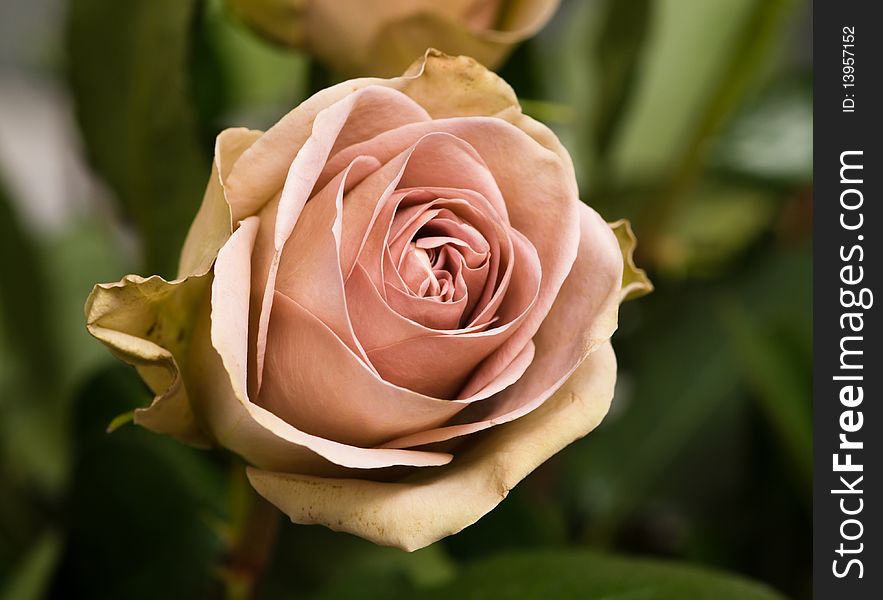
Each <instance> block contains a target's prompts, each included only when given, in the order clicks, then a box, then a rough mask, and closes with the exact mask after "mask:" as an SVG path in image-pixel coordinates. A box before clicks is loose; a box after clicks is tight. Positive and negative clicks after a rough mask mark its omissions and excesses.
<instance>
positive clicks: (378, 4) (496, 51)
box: [230, 0, 559, 76]
mask: <svg viewBox="0 0 883 600" xmlns="http://www.w3.org/2000/svg"><path fill="white" fill-rule="evenodd" d="M558 3H559V0H444V1H441V0H230V5H231V7H232V9H233V12H234V13H235V14H236V15H238V16H239V18H240V19H242V21H244V22H245V23H247V24H248V25H249V26H250V27H252V28H253V29H255V30H256V31H258V32H260V33H261V34H263V35H265V36H266V37H268V38H270V39H272V40H275V41H277V42H279V43H282V44H285V45H287V46H293V47H297V48H303V49H305V50H307V51H308V52H310V53H311V54H313V55H315V56H316V57H318V58H319V59H320V60H322V61H323V62H325V63H326V64H328V65H330V66H331V67H333V68H335V69H337V70H338V71H341V72H344V73H352V74H357V75H361V74H371V75H384V76H388V75H395V74H398V73H401V72H402V70H403V69H405V68H406V67H407V66H408V65H409V64H411V62H412V61H413V60H414V57H415V56H417V55H418V54H419V53H421V52H423V51H424V50H425V49H426V48H427V47H430V46H431V47H435V48H439V49H441V50H443V51H445V52H448V53H451V54H468V55H469V56H474V57H475V58H476V59H478V60H479V61H480V62H482V63H483V64H486V65H488V66H489V67H494V66H496V65H498V64H500V63H501V62H502V61H503V59H505V58H506V56H508V54H509V53H510V52H511V51H512V50H513V49H514V48H515V46H516V45H517V44H518V43H519V42H521V41H523V40H526V39H527V38H529V37H531V36H533V35H534V34H535V33H536V32H538V31H539V30H540V29H541V28H542V27H543V25H545V24H546V23H547V22H548V21H549V19H551V18H552V15H553V14H555V10H556V9H557V8H558Z"/></svg>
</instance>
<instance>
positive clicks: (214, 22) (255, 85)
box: [194, 0, 310, 129]
mask: <svg viewBox="0 0 883 600" xmlns="http://www.w3.org/2000/svg"><path fill="white" fill-rule="evenodd" d="M229 10H230V7H229V6H227V5H226V3H225V2H224V0H206V2H205V3H204V5H203V10H202V15H201V19H200V21H201V22H200V27H199V30H198V33H197V48H196V51H197V53H196V58H197V64H194V76H195V77H202V78H205V77H207V74H209V73H214V74H215V75H216V76H217V77H218V78H219V79H220V88H221V89H216V88H212V87H211V86H207V85H203V86H199V87H197V89H196V92H197V93H198V94H199V96H200V99H201V102H200V104H201V105H202V106H205V105H207V104H210V103H211V102H220V106H219V107H216V112H219V113H220V114H218V115H217V120H218V122H217V123H216V124H215V125H219V126H224V127H250V128H253V129H267V128H269V127H270V126H271V125H273V124H274V123H275V122H276V121H278V120H279V118H280V117H281V116H282V115H284V114H285V113H287V112H288V111H290V110H291V109H292V108H294V107H295V106H296V105H297V104H298V103H300V101H302V100H303V99H304V98H306V96H307V95H308V93H309V90H308V89H307V82H308V77H309V66H310V63H309V59H308V58H307V56H306V55H305V54H303V53H300V52H297V51H294V50H291V49H290V48H285V47H282V46H279V45H276V44H270V43H268V42H266V41H265V40H264V39H262V38H260V37H258V36H256V35H255V34H254V32H252V31H250V30H248V29H246V28H245V26H244V25H243V24H242V23H241V22H239V21H236V20H234V19H233V18H232V15H230V14H228V13H229ZM200 61H201V62H200ZM208 95H211V96H212V97H211V98H208V97H207V96H208ZM200 116H201V117H203V116H204V115H202V114H201V115H200Z"/></svg>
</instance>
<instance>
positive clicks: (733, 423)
mask: <svg viewBox="0 0 883 600" xmlns="http://www.w3.org/2000/svg"><path fill="white" fill-rule="evenodd" d="M810 32H811V16H810V7H809V6H808V3H805V2H799V1H797V0H715V1H714V2H708V1H706V0H630V1H629V2H622V1H616V0H569V1H565V2H564V3H563V4H562V7H561V9H560V10H559V12H558V14H557V16H556V17H555V19H554V20H553V21H552V22H551V23H550V24H549V25H548V26H547V27H546V29H545V30H543V32H541V33H540V34H539V35H538V36H537V37H536V38H534V39H532V40H530V41H528V42H527V43H525V44H524V45H522V46H521V47H520V48H519V49H518V50H517V51H516V52H515V53H514V54H513V56H512V57H511V58H510V60H509V61H508V62H507V63H506V64H505V65H504V66H503V67H502V68H501V70H500V72H501V74H502V75H503V76H504V77H505V78H506V79H507V80H508V81H509V82H510V83H512V85H513V86H514V87H515V89H516V92H517V93H518V95H519V97H520V98H522V99H523V105H524V108H525V111H526V112H528V113H530V114H532V115H533V116H535V117H536V118H538V119H541V120H543V121H544V122H546V123H548V124H549V125H550V126H552V127H553V128H554V129H555V130H556V131H557V132H558V134H559V135H560V137H561V138H562V140H563V141H564V142H565V144H566V145H567V146H568V148H569V149H570V150H571V152H572V154H573V156H574V160H575V163H576V167H577V171H578V176H579V180H580V186H581V190H582V194H583V198H584V199H586V200H587V201H589V202H590V203H591V204H592V205H593V206H594V207H596V208H598V209H599V210H600V211H601V212H602V214H603V215H604V216H605V217H607V218H608V219H609V220H613V219H616V218H620V217H627V218H630V219H631V220H632V222H633V223H634V225H635V229H636V231H637V234H638V237H639V240H640V248H639V251H640V256H639V261H640V264H642V265H644V266H646V267H647V268H648V270H649V271H650V273H651V276H652V278H653V279H654V281H655V283H656V285H657V290H656V292H655V293H654V294H652V295H651V296H648V297H645V298H643V299H641V300H640V301H636V302H632V303H629V304H627V305H625V306H624V307H623V309H622V318H621V323H622V327H621V329H620V330H619V331H618V332H617V334H616V336H615V343H616V347H617V352H618V355H619V361H620V379H619V382H618V384H617V392H616V399H615V401H614V405H613V410H612V412H611V414H610V415H609V417H608V418H607V420H606V421H605V422H604V423H603V424H602V426H601V427H600V428H599V429H598V430H596V432H594V433H593V434H592V435H590V436H589V437H587V438H586V439H584V440H581V441H579V442H577V443H575V444H574V445H573V446H571V447H570V448H568V449H567V450H565V451H564V452H562V453H561V454H560V455H558V456H557V457H555V458H554V459H553V460H551V461H549V462H548V463H547V464H545V465H543V466H542V467H541V468H539V469H538V470H537V471H536V472H535V473H534V474H533V475H531V476H530V477H529V478H528V479H527V480H525V481H524V482H523V483H522V484H520V485H519V486H518V487H517V488H516V489H515V490H513V492H512V493H511V494H510V495H509V498H508V499H507V500H506V501H505V502H504V503H503V504H502V505H501V506H500V507H499V508H498V509H497V510H495V511H494V512H492V513H491V514H490V515H488V516H487V517H486V518H484V519H483V520H481V521H480V522H479V523H478V524H476V525H475V526H473V527H471V528H469V529H467V530H465V531H464V532H463V533H461V534H459V535H457V536H454V537H452V538H449V539H446V540H444V541H443V542H440V543H438V544H435V545H433V546H431V547H429V548H427V549H424V550H421V551H418V552H415V553H413V554H406V553H404V552H401V551H398V550H393V549H389V548H380V547H375V546H372V545H371V544H369V543H367V542H363V541H362V540H359V539H356V538H352V537H350V536H347V535H345V534H338V533H333V532H331V531H327V530H325V529H322V528H318V527H301V526H292V525H288V524H287V523H285V524H283V525H282V526H281V529H280V530H279V535H278V539H277V541H276V546H275V551H274V553H273V554H272V556H270V557H268V558H267V561H266V564H264V565H263V574H262V576H261V577H260V578H259V579H258V580H257V581H256V582H255V583H254V587H253V588H252V589H251V591H252V592H253V593H254V594H255V595H256V596H258V597H262V598H276V597H313V598H350V597H353V598H390V597H402V598H410V597H415V596H417V597H430V598H436V597H438V598H447V597H462V598H498V597H513V598H515V597H527V598H541V597H542V598H550V597H580V598H602V597H603V598H610V599H612V598H616V599H626V598H628V599H639V598H640V599H663V598H665V599H668V598H671V599H682V598H709V599H727V598H734V599H743V598H758V599H768V598H778V597H782V596H784V597H792V598H808V597H810V595H811V588H810V585H811V571H810V542H811V520H810V514H811V506H812V503H811V495H810V482H811V455H812V446H811V442H812V440H811V427H810V425H811V404H810V398H811V396H810V391H811V390H810V370H811V364H812V363H811V361H812V358H811V356H812V352H811V350H812V339H811V330H810V318H811V292H810V287H811V237H810V231H811V218H812V217H811V215H812V174H811V158H812V96H811V83H812V81H811V79H812V67H811V58H810V48H809V44H810V35H811V33H810ZM334 77H335V76H334V75H333V74H331V73H329V72H327V71H326V70H324V69H323V68H322V67H321V66H320V65H317V64H315V63H313V62H311V60H310V59H309V57H307V56H305V55H303V54H300V53H297V52H292V51H287V50H284V49H281V48H278V47H275V46H271V45H269V44H267V43H265V42H263V41H261V40H259V39H258V38H257V37H255V36H254V35H253V34H251V33H250V32H248V31H246V30H244V29H243V28H242V27H241V26H240V25H239V24H238V23H236V22H234V21H233V20H232V19H231V18H230V17H229V15H228V14H227V11H226V10H225V7H224V6H223V5H222V3H221V2H220V1H219V0H127V1H126V2H114V1H112V0H69V1H67V2H64V1H62V0H31V1H29V0H7V1H6V2H4V3H3V6H2V8H0V597H3V598H16V599H18V598H22V599H26V598H39V597H45V596H57V597H66V598H69V597H88V598H142V597H143V598H154V597H171V598H176V597H222V596H224V595H227V596H235V595H237V594H242V593H247V592H248V589H247V586H246V587H243V581H246V582H247V581H248V573H249V569H256V568H259V567H261V565H260V564H258V565H250V564H249V562H248V560H249V558H248V553H246V554H245V562H244V563H243V562H242V561H238V562H237V557H238V556H239V550H238V549H241V546H242V535H243V534H242V530H243V518H244V517H243V515H244V514H245V513H246V512H247V511H246V508H247V507H248V505H249V503H250V502H251V501H252V500H251V499H250V497H249V496H248V493H247V486H245V485H244V483H243V481H242V477H241V470H240V469H239V467H238V465H236V464H235V463H234V462H233V461H232V460H231V458H230V457H229V456H227V455H224V454H222V453H220V452H214V453H213V452H203V451H197V450H193V449H190V448H188V447H185V446H182V445H180V444H178V443H175V442H173V441H171V440H169V439H166V438H163V437H161V436H157V435H154V434H151V433H150V432H148V431H146V430H141V429H139V428H137V427H134V426H131V425H124V426H122V427H120V428H119V429H118V430H116V431H114V432H113V433H107V432H106V428H107V425H108V423H109V422H110V421H111V420H112V419H113V418H114V417H115V416H116V415H119V414H121V413H125V412H126V411H129V410H131V409H132V408H133V407H135V406H139V405H143V404H145V403H146V402H148V401H149V394H148V392H147V390H146V388H145V387H144V386H143V385H142V384H141V383H140V381H139V380H138V378H137V376H136V375H135V373H134V371H132V370H131V369H129V368H128V367H125V366H123V365H120V364H117V363H116V362H115V361H114V360H113V359H112V358H111V357H110V355H109V354H108V353H107V352H106V351H105V350H104V349H103V348H102V347H101V346H100V345H99V344H97V343H95V342H94V341H93V340H91V339H89V338H88V336H87V335H86V333H85V330H84V327H83V317H82V303H83V301H84V299H85V297H86V295H87V293H88V291H89V289H90V288H91V285H92V284H93V283H94V282H97V281H112V280H116V279H118V278H119V277H120V276H121V275H123V274H124V273H127V272H141V273H160V274H164V275H170V274H171V273H172V270H173V266H174V263H175V259H176V256H177V252H178V249H179V247H180V244H181V241H182V239H183V236H184V234H185V232H186V228H187V226H188V224H189V222H190V220H191V218H192V216H193V215H194V213H195V211H196V208H197V205H198V202H199V201H200V199H201V195H202V188H203V186H204V185H205V181H206V178H207V174H208V172H209V164H210V159H211V150H212V140H213V137H214V136H215V135H216V133H217V132H218V131H219V130H220V129H222V128H223V127H225V126H230V125H247V126H252V127H261V128H264V127H267V126H268V125H270V124H272V123H273V122H274V121H275V120H277V119H278V118H279V117H280V116H281V115H282V114H283V113H284V112H286V111H287V110H288V109H290V108H291V107H292V106H294V105H296V103H297V102H299V101H301V100H303V99H304V98H305V97H306V96H308V95H309V93H311V91H314V90H315V89H318V88H320V87H322V86H324V85H326V84H327V83H329V82H330V81H333V80H334Z"/></svg>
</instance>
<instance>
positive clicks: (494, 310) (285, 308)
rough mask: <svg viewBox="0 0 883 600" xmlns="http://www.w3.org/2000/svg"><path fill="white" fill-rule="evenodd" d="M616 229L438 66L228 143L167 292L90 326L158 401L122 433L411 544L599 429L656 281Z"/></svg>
mask: <svg viewBox="0 0 883 600" xmlns="http://www.w3.org/2000/svg"><path fill="white" fill-rule="evenodd" d="M615 232H616V234H619V237H620V238H621V240H622V241H623V247H624V248H625V251H626V260H625V261H624V259H623V254H622V252H621V249H620V243H619V242H618V239H617V235H616V234H615V233H614V230H613V229H611V226H608V224H607V223H605V222H604V220H603V219H601V217H599V216H598V214H597V213H596V212H595V211H593V210H592V209H591V208H589V207H588V206H586V205H585V204H583V203H582V202H580V200H579V197H578V192H577V186H576V181H575V179H574V173H573V168H572V165H571V161H570V158H569V156H568V154H567V152H566V150H565V149H564V148H563V147H562V146H561V144H560V143H559V142H558V140H557V138H556V137H555V136H554V135H553V134H552V133H551V132H550V131H549V130H548V129H547V128H546V127H545V126H543V125H541V124H540V123H538V122H536V121H534V120H533V119H531V118H529V117H526V116H525V115H523V114H522V113H521V111H520V108H519V106H518V102H517V100H516V98H515V95H514V94H513V92H512V90H511V88H509V87H508V86H507V85H506V84H505V82H503V81H502V80H501V79H500V78H499V77H497V76H496V75H494V74H493V73H491V72H490V71H488V70H486V69H485V68H483V67H482V66H480V65H479V64H477V63H476V62H475V61H473V60H472V59H468V58H464V57H460V58H453V57H449V56H445V55H443V54H440V53H437V52H433V51H430V52H428V53H427V56H426V57H425V59H423V60H421V61H418V63H417V64H415V66H414V67H413V68H412V69H411V70H410V71H409V72H408V73H406V74H405V75H404V76H402V77H398V78H395V79H389V80H383V79H357V80H352V81H347V82H344V83H341V84H339V85H337V86H334V87H332V88H329V89H326V90H324V91H322V92H320V93H318V94H316V95H315V96H313V97H312V98H310V99H308V100H307V101H305V102H304V103H303V104H301V105H300V106H298V107H297V108H295V109H294V110H293V111H292V112H290V113H289V114H288V115H286V116H285V117H284V118H283V119H282V120H281V121H280V122H279V123H277V124H276V125H275V126H273V127H272V128H271V129H270V130H269V131H267V132H266V133H262V132H259V131H249V130H246V129H230V130H227V131H224V132H223V133H221V135H220V136H219V137H218V141H217V148H216V156H215V164H214V169H213V173H212V177H211V179H210V181H209V185H208V189H207V190H206V195H205V199H204V201H203V205H202V208H201V209H200V211H199V214H198V215H197V217H196V220H195V222H194V224H193V226H192V228H191V230H190V234H189V236H188V238H187V241H186V243H185V245H184V249H183V252H182V256H181V262H180V272H179V277H178V278H177V279H175V280H174V281H171V282H166V281H164V280H162V279H160V278H159V277H151V278H148V279H142V278H140V277H137V276H129V277H126V278H125V279H123V280H122V281H121V282H119V283H116V284H106V285H100V286H96V288H95V290H94V291H93V293H92V296H90V299H89V301H88V303H87V319H88V327H89V330H90V331H91V332H92V334H93V335H95V336H96V337H97V338H98V339H100V340H102V341H103V342H105V343H106V344H107V345H108V346H110V347H111V348H112V349H113V350H114V351H115V352H116V353H117V354H118V355H119V356H121V357H122V358H123V359H124V360H127V361H128V362H131V363H132V364H135V365H136V366H137V367H138V369H139V372H140V373H141V375H142V376H143V378H144V379H145V380H146V381H147V383H148V384H149V385H150V386H151V387H152V388H153V390H154V391H155V392H156V393H157V398H156V399H155V401H154V402H153V404H151V406H150V407H148V408H144V409H141V410H139V411H137V413H136V417H135V420H136V422H137V423H140V424H141V425H143V426H145V427H148V428H150V429H153V430H154V431H158V432H162V433H168V434H171V435H174V436H176V437H178V438H180V439H182V440H185V441H188V442H191V443H195V444H203V445H209V444H219V445H221V446H223V447H226V448H229V449H230V450H233V451H234V452H236V453H238V454H239V455H241V456H242V457H244V458H245V459H246V460H247V461H248V462H249V463H250V464H251V465H253V466H254V467H253V468H251V469H250V470H249V478H250V480H251V483H252V485H253V486H254V487H255V488H256V489H257V491H258V492H259V493H261V494H262V495H263V496H265V497H266V498H267V499H268V500H269V501H270V502H272V503H274V504H275V505H276V506H278V507H279V508H280V509H281V510H283V511H284V512H286V513H287V514H288V515H289V516H290V517H291V519H292V520H294V521H296V522H298V523H321V524H324V525H327V526H329V527H331V528H333V529H339V530H345V531H349V532H352V533H355V534H357V535H360V536H362V537H366V538H368V539H371V540H373V541H375V542H378V543H382V544H389V545H395V546H399V547H402V548H406V549H414V548H419V547H422V546H425V545H427V544H429V543H432V542H433V541H435V540H437V539H439V538H441V537H444V536H446V535H449V534H452V533H454V532H457V531H459V530H460V529H462V528H463V527H466V526H467V525H469V524H471V523H473V522H475V521H476V520H477V519H478V518H479V517H481V516H482V515H483V514H485V513H487V512H488V511H489V510H491V509H492V508H493V507H494V506H495V505H496V504H497V503H499V502H500V500H502V498H503V497H505V495H506V493H507V492H508V490H509V489H510V488H511V487H512V486H514V485H515V484H516V483H517V482H518V481H520V480H521V479H522V478H523V477H525V476H526V475H527V474H528V473H529V472H530V471H531V470H533V469H534V468H535V467H536V466H537V465H539V464H540V463H542V462H543V461H544V460H546V459H547V458H548V457H549V456H551V455H552V454H554V453H555V452H557V451H558V450H560V449H561V448H562V447H564V446H565V445H567V444H568V443H570V442H571V441H573V440H574V439H576V438H578V437H581V436H582V435H585V434H586V433H587V432H588V431H590V430H591V429H592V428H594V427H595V426H596V425H597V424H598V422H599V421H600V420H601V419H602V418H603V416H604V414H605V413H606V411H607V408H608V405H609V402H610V399H611V397H612V394H613V383H614V380H615V376H616V363H615V358H614V355H613V351H612V349H611V347H610V342H609V338H610V336H611V335H612V334H613V331H614V330H615V328H616V324H617V313H618V307H619V303H620V301H621V299H622V298H623V295H624V293H625V292H627V291H630V290H635V291H639V290H643V289H647V287H648V285H649V284H647V282H646V279H643V278H642V273H641V272H640V271H638V270H636V269H634V265H633V264H632V263H631V262H630V246H631V245H633V238H630V237H629V235H630V232H629V231H628V229H627V226H626V225H624V224H622V223H619V224H617V225H616V226H615ZM624 268H625V274H626V277H625V278H624V276H623V273H624ZM624 283H625V284H626V285H625V288H624V287H623V284H624Z"/></svg>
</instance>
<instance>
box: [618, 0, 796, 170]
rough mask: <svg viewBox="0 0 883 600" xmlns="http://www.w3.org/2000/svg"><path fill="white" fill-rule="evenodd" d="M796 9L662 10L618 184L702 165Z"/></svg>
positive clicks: (757, 2)
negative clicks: (709, 142) (707, 145)
mask: <svg viewBox="0 0 883 600" xmlns="http://www.w3.org/2000/svg"><path fill="white" fill-rule="evenodd" d="M686 4H688V5H689V8H688V6H687V5H686ZM788 4H790V0H718V1H716V2H702V1H701V0H693V1H691V2H689V3H685V2H684V1H683V0H659V1H658V2H657V3H656V7H655V11H654V20H653V27H652V30H651V34H650V39H649V41H648V43H647V44H646V46H645V48H644V62H643V64H642V67H641V71H642V75H641V77H640V81H639V83H638V84H637V89H636V90H635V93H634V97H633V101H632V104H631V106H630V108H629V111H628V116H627V123H626V124H625V126H624V128H623V130H622V134H621V135H620V136H619V137H618V139H617V140H616V142H615V146H614V148H613V149H612V152H613V156H612V163H611V166H612V168H613V169H614V171H615V177H616V181H617V182H619V183H620V184H626V185H630V186H634V185H635V184H636V183H638V182H648V181H654V180H658V179H660V178H662V177H665V176H667V174H668V173H670V172H672V171H677V170H679V169H683V168H684V167H683V166H682V163H684V162H685V161H686V162H687V163H691V164H692V163H695V162H696V160H697V158H698V156H701V150H702V147H703V146H702V145H703V143H704V140H705V139H706V138H707V137H708V136H709V135H710V134H711V133H712V132H714V131H715V130H716V128H717V127H719V126H720V124H721V123H722V121H723V119H725V118H726V117H727V116H728V115H729V113H730V112H731V110H732V108H733V106H734V105H735V103H736V102H737V101H738V100H739V99H740V98H741V97H742V96H743V95H744V93H745V91H746V89H747V86H748V84H750V83H751V82H753V81H754V80H755V78H756V76H757V74H758V73H759V71H760V69H761V68H763V67H764V66H765V64H766V51H767V50H768V48H769V45H770V43H771V41H773V40H774V39H775V36H774V34H775V33H776V31H777V29H778V26H779V24H780V23H781V18H780V17H781V13H782V12H783V8H784V7H785V6H786V5H788ZM710 24H711V26H710ZM679 165H681V166H679ZM691 168H692V167H691Z"/></svg>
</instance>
